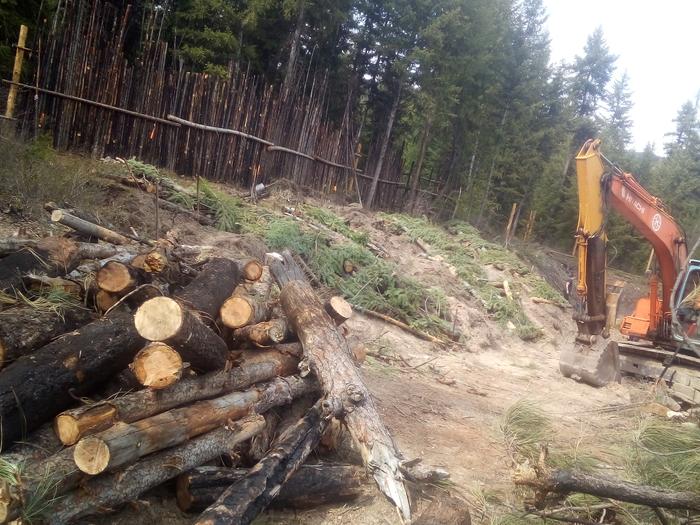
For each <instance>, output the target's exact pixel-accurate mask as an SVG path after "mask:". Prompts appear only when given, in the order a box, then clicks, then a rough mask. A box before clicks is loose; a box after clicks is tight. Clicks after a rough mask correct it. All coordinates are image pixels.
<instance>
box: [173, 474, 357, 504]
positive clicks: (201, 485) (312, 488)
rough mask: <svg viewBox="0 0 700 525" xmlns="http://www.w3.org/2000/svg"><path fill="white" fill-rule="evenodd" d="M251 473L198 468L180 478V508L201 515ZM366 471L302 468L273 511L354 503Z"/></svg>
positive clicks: (281, 492) (283, 487)
mask: <svg viewBox="0 0 700 525" xmlns="http://www.w3.org/2000/svg"><path fill="white" fill-rule="evenodd" d="M246 474H248V469H241V468H227V467H197V468H195V469H192V470H191V471H189V472H187V473H185V474H181V475H180V476H179V477H178V478H177V505H178V507H180V510H183V511H185V512H201V511H203V510H204V509H206V508H207V507H208V506H209V505H211V504H212V503H214V502H215V501H216V500H217V499H218V498H219V496H221V494H222V493H223V492H224V490H226V488H227V487H228V486H230V485H232V484H234V483H236V482H238V481H240V480H241V479H243V477H244V476H245V475H246ZM366 477H367V476H366V474H365V470H364V469H363V468H361V467H357V466H353V465H332V464H324V463H320V464H315V465H302V466H301V468H299V470H298V471H297V472H296V473H295V474H294V475H293V476H292V477H291V478H290V479H289V482H288V483H286V484H284V485H283V486H282V489H281V490H280V493H279V495H277V497H276V498H275V499H274V500H273V501H272V506H273V507H288V508H294V509H308V508H313V507H317V506H319V505H326V504H328V503H340V502H347V501H352V500H354V499H356V498H358V497H359V496H361V495H363V494H364V490H363V487H364V486H365V483H366Z"/></svg>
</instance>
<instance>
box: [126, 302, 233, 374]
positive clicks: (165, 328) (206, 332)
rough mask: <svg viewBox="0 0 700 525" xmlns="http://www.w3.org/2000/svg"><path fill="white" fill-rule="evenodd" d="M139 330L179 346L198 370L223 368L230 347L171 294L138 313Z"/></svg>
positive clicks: (146, 334)
mask: <svg viewBox="0 0 700 525" xmlns="http://www.w3.org/2000/svg"><path fill="white" fill-rule="evenodd" d="M134 324H135V325H136V330H137V331H138V333H139V334H140V335H141V337H143V338H144V339H148V340H149V341H161V342H164V343H167V344H168V345H170V346H172V347H173V348H175V349H176V350H177V351H178V352H179V354H180V356H181V357H182V358H183V359H184V360H185V361H187V362H189V363H190V364H191V365H192V367H193V368H195V369H197V370H205V371H209V370H217V369H219V368H223V367H224V365H225V364H226V360H227V359H228V347H227V346H226V343H225V342H224V340H223V339H221V338H220V337H219V336H218V335H216V334H215V333H214V332H213V331H212V330H211V329H210V328H208V327H207V326H206V325H205V324H204V323H203V322H202V321H201V320H200V319H199V317H197V316H196V315H194V314H193V313H192V312H191V311H189V310H188V309H187V308H185V307H184V306H183V305H181V304H180V303H178V302H177V301H175V300H174V299H171V298H170V297H154V298H153V299H149V300H148V301H146V302H145V303H143V304H142V305H141V306H140V307H139V309H138V310H136V314H135V315H134Z"/></svg>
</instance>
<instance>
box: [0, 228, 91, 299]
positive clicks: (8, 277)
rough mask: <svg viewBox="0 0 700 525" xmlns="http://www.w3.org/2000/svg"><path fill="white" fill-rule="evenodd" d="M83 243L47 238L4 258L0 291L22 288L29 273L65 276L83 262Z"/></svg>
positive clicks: (2, 260)
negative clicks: (23, 278)
mask: <svg viewBox="0 0 700 525" xmlns="http://www.w3.org/2000/svg"><path fill="white" fill-rule="evenodd" d="M79 248H80V245H79V244H78V243H76V242H74V241H71V240H69V239H62V238H60V237H47V238H45V239H41V240H40V241H38V242H37V244H36V247H34V248H27V249H23V250H20V251H18V252H15V253H12V254H10V255H8V256H7V257H3V258H2V259H0V290H6V289H8V288H12V287H14V288H19V287H20V286H21V285H22V277H23V276H24V275H25V274H27V273H43V274H46V275H48V276H49V277H56V276H58V275H65V274H67V273H69V272H70V271H71V270H73V269H74V268H75V267H76V266H77V265H78V263H79V262H80V258H81V253H80V249H79Z"/></svg>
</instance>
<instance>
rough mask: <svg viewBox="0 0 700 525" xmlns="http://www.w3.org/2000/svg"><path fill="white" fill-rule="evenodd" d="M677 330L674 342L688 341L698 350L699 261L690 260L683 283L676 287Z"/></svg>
mask: <svg viewBox="0 0 700 525" xmlns="http://www.w3.org/2000/svg"><path fill="white" fill-rule="evenodd" d="M675 302H676V317H677V318H678V324H679V326H678V327H677V330H680V331H681V333H674V338H675V339H676V340H685V339H687V340H689V341H690V343H691V344H693V345H695V346H696V347H698V350H700V330H699V325H700V261H697V260H692V261H691V262H690V264H689V266H688V271H687V273H686V276H685V280H684V282H683V283H682V284H681V285H680V286H679V287H678V291H677V293H676V297H675Z"/></svg>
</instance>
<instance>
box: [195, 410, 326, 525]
mask: <svg viewBox="0 0 700 525" xmlns="http://www.w3.org/2000/svg"><path fill="white" fill-rule="evenodd" d="M322 406H323V402H321V401H319V402H317V403H316V404H315V405H314V406H313V407H312V408H311V410H309V411H308V412H307V413H306V415H305V416H304V417H303V418H302V419H300V420H299V422H298V423H297V424H295V425H294V426H292V427H290V428H289V429H287V431H285V432H284V433H283V434H282V435H281V436H280V437H279V438H278V439H277V441H276V442H275V444H274V446H273V447H272V449H271V450H270V452H269V453H268V454H267V455H266V456H265V457H264V458H263V459H262V460H260V462H258V463H257V464H256V465H255V466H254V467H253V468H252V469H250V471H249V472H248V473H247V474H246V476H245V477H244V478H243V479H242V480H240V481H237V482H236V483H234V484H232V485H231V486H230V487H228V488H227V489H226V490H225V491H224V492H223V493H222V494H221V496H219V499H217V500H216V501H215V502H214V503H213V504H212V505H211V506H210V507H208V508H207V509H206V510H205V511H204V512H203V513H202V514H201V515H200V516H199V519H197V521H196V524H197V525H224V524H230V523H236V524H241V525H247V524H248V523H250V522H251V521H253V520H254V519H255V517H256V516H257V515H258V514H260V512H262V511H263V510H264V509H265V508H267V506H268V505H269V504H270V502H272V500H273V499H274V498H275V496H276V495H277V494H278V493H279V491H280V489H281V487H282V486H283V485H284V484H285V483H286V482H287V480H288V479H289V478H290V477H291V476H292V475H293V474H294V473H295V472H296V471H297V470H298V469H299V467H300V466H301V465H302V463H304V461H305V460H306V458H307V457H308V455H309V454H310V453H311V451H312V450H313V449H314V448H316V445H317V444H318V442H319V441H320V439H321V434H323V430H324V429H325V427H326V425H327V424H328V418H327V417H325V416H326V415H327V414H326V413H325V412H324V409H323V408H322Z"/></svg>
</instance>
